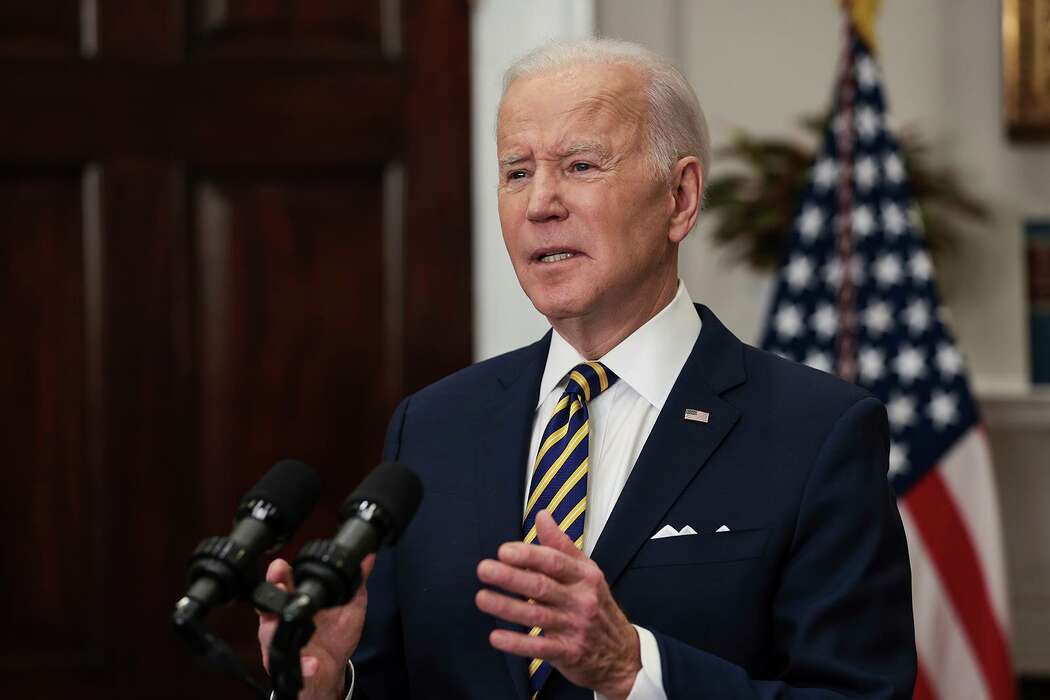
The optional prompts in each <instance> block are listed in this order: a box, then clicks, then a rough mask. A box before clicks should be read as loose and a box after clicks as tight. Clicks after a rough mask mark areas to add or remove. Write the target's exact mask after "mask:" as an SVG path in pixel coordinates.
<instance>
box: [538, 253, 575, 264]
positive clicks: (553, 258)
mask: <svg viewBox="0 0 1050 700" xmlns="http://www.w3.org/2000/svg"><path fill="white" fill-rule="evenodd" d="M572 256H573V254H572V253H551V254H550V255H544V256H543V257H542V258H540V260H541V261H543V262H558V261H559V260H568V259H569V258H571V257H572Z"/></svg>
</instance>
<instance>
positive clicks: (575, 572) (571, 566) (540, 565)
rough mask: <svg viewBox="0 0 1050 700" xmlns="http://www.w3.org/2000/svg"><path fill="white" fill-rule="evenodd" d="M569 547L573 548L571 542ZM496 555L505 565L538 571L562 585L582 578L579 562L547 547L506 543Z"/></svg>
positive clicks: (522, 543)
mask: <svg viewBox="0 0 1050 700" xmlns="http://www.w3.org/2000/svg"><path fill="white" fill-rule="evenodd" d="M569 546H570V547H573V545H572V543H571V542H570V543H569ZM573 549H575V547H573ZM498 555H499V559H500V561H502V562H504V563H506V564H510V565H511V566H513V567H516V568H519V569H531V570H533V571H539V572H541V573H544V574H547V575H548V576H550V577H551V578H553V579H554V580H555V581H561V582H562V583H575V582H576V581H579V580H580V579H581V578H582V577H583V567H582V566H581V562H579V561H577V560H576V559H575V558H573V557H570V556H569V555H567V554H565V553H564V552H560V551H558V550H557V549H554V548H553V547H549V546H547V545H535V544H525V543H524V542H506V543H504V544H503V545H500V548H499V552H498Z"/></svg>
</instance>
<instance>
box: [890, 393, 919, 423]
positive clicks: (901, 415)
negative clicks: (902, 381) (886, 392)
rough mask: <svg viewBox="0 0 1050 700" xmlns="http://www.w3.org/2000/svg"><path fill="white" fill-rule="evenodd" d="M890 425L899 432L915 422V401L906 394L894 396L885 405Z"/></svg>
mask: <svg viewBox="0 0 1050 700" xmlns="http://www.w3.org/2000/svg"><path fill="white" fill-rule="evenodd" d="M886 414H887V415H888V416H889V418H890V425H891V426H892V427H893V429H894V430H897V431H900V430H904V429H905V428H907V427H908V426H909V425H911V424H912V423H914V422H915V399H913V398H911V397H910V396H907V395H906V394H894V395H893V396H891V397H890V400H889V403H887V404H886Z"/></svg>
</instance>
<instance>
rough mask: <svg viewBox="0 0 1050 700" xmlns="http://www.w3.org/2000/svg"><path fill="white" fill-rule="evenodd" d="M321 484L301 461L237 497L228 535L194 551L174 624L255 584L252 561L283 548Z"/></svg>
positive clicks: (285, 464) (281, 466)
mask: <svg viewBox="0 0 1050 700" xmlns="http://www.w3.org/2000/svg"><path fill="white" fill-rule="evenodd" d="M320 494H321V480H320V479H319V478H318V476H317V474H316V473H315V472H314V470H313V469H311V468H310V467H308V466H306V465H305V464H303V463H302V462H298V461H296V460H292V459H286V460H283V461H280V462H278V463H277V464H275V465H273V467H272V468H271V469H270V471H268V472H266V474H265V475H264V476H263V477H262V478H261V479H259V482H258V483H257V484H255V486H253V487H252V488H251V490H250V491H248V493H246V494H245V495H244V497H243V498H242V499H241V501H240V504H239V505H238V507H237V514H236V517H235V518H234V527H233V531H232V532H231V533H230V534H229V536H227V537H209V538H208V539H206V540H204V541H202V542H201V543H200V544H199V545H198V546H197V549H196V550H195V551H194V552H193V556H192V558H191V559H190V564H189V581H190V584H189V590H188V591H187V592H186V595H185V596H183V597H182V598H181V599H180V600H179V602H178V603H176V604H175V615H174V621H175V624H176V626H179V625H184V624H186V623H187V622H189V621H190V620H194V619H198V618H200V617H202V616H203V615H204V614H206V613H207V611H208V610H210V609H211V608H213V607H215V606H217V605H222V604H224V603H228V602H229V601H231V600H233V599H234V598H236V597H238V596H242V595H248V594H250V593H251V591H252V589H253V588H254V587H255V584H256V583H257V576H256V574H255V571H254V569H255V560H256V558H257V557H258V556H259V555H260V554H262V553H263V552H266V551H268V550H270V549H273V548H276V547H278V546H279V545H281V544H283V543H284V542H285V541H286V540H287V539H288V537H289V536H291V534H292V533H293V532H295V530H296V528H298V527H299V525H301V524H302V522H303V521H304V520H305V519H306V516H307V515H309V513H310V511H311V510H313V507H314V506H315V505H316V504H317V500H318V497H319V496H320Z"/></svg>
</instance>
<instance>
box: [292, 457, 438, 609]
mask: <svg viewBox="0 0 1050 700" xmlns="http://www.w3.org/2000/svg"><path fill="white" fill-rule="evenodd" d="M422 498H423V484H422V483H421V482H420V480H419V477H418V476H416V475H415V474H414V473H413V472H412V471H411V470H409V469H408V467H406V466H404V465H402V464H397V463H393V462H388V463H383V464H380V465H379V466H378V467H376V468H375V469H374V470H373V471H372V472H371V473H370V474H369V475H368V476H366V477H365V479H364V481H362V482H361V485H360V486H358V487H357V490H355V491H354V492H353V493H351V494H350V496H349V497H348V498H347V499H346V501H345V502H344V503H343V506H342V507H341V508H340V509H339V517H340V520H342V521H343V524H342V525H341V526H340V528H339V532H338V533H336V536H335V537H334V538H333V539H331V540H315V541H313V542H309V543H307V544H306V545H305V546H304V547H303V549H302V550H301V551H300V553H299V557H298V558H297V559H296V560H295V565H294V567H293V574H294V577H295V585H296V588H295V593H294V594H293V596H292V599H291V601H290V602H289V603H288V605H287V606H285V608H284V610H283V611H282V613H281V616H282V619H283V620H284V621H287V622H289V623H293V622H301V621H303V620H308V619H310V618H311V617H313V614H314V613H315V612H316V611H317V610H319V609H321V608H328V607H333V606H336V605H342V604H343V603H346V602H347V601H348V600H350V598H352V597H353V595H354V593H355V591H357V587H358V586H359V585H360V584H361V560H363V559H364V558H365V557H366V556H368V554H370V553H371V552H375V551H376V550H378V549H379V548H380V547H382V546H389V545H393V544H394V543H396V542H397V539H398V538H399V537H400V536H401V533H402V532H403V531H404V529H405V527H406V526H407V525H408V523H409V521H410V520H411V519H412V516H413V515H415V513H416V509H417V508H419V502H420V501H421V500H422Z"/></svg>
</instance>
